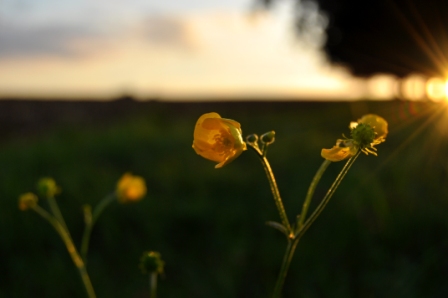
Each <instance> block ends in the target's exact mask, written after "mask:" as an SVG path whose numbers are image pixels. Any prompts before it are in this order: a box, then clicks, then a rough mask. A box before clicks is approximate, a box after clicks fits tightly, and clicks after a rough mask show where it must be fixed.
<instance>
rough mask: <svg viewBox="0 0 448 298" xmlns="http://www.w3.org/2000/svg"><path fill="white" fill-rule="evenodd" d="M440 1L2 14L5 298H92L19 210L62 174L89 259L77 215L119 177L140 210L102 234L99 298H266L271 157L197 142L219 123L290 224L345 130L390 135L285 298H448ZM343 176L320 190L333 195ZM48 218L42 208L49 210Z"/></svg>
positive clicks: (271, 252)
mask: <svg viewBox="0 0 448 298" xmlns="http://www.w3.org/2000/svg"><path fill="white" fill-rule="evenodd" d="M447 20H448V7H447V6H446V5H444V3H443V1H436V0H431V1H428V0H427V1H419V0H384V1H363V2H359V1H354V0H333V1H326V0H315V1H303V0H302V1H299V0H297V1H294V0H276V1H274V0H272V1H268V0H263V1H262V0H260V1H257V0H231V1H214V0H208V1H202V0H195V1H193V0H189V1H180V0H179V1H169V2H163V1H152V0H146V1H140V0H132V1H127V2H126V3H125V4H124V3H123V2H122V1H116V0H113V1H110V0H109V1H103V0H96V1H72V0H65V1H55V0H45V1H30V0H21V1H19V0H15V1H14V0H0V98H1V99H0V166H1V169H2V170H1V171H0V177H1V179H0V196H1V198H2V199H1V200H0V204H1V206H0V212H1V214H0V258H1V259H0V272H1V276H2V278H1V279H0V297H85V294H84V289H83V288H82V283H81V281H80V278H79V276H78V273H77V271H76V269H75V268H74V267H73V265H72V261H71V259H70V257H69V255H68V253H67V252H66V250H65V247H64V245H63V243H62V241H61V240H60V239H59V237H58V236H57V234H56V233H55V232H54V231H53V229H52V227H51V226H50V225H48V224H47V223H46V222H44V221H43V220H42V219H41V218H40V217H39V216H38V215H36V214H35V213H33V212H26V213H24V212H21V211H19V210H18V208H17V198H18V196H19V195H20V194H21V193H24V192H27V191H35V184H36V182H37V180H38V179H39V178H40V177H43V176H51V177H53V178H54V179H55V180H56V181H57V182H58V184H59V185H60V187H61V188H62V193H61V194H60V196H59V197H58V202H59V204H60V207H61V209H62V213H63V214H64V216H65V218H66V221H67V225H68V226H69V228H70V229H71V233H72V236H73V238H74V240H75V242H76V244H77V245H79V244H80V240H81V239H80V238H81V235H82V232H83V227H84V223H83V217H82V205H84V204H92V205H96V204H97V203H98V202H99V201H100V200H101V199H102V198H103V197H104V196H106V195H107V194H109V193H110V192H112V191H113V190H114V189H115V185H116V182H117V181H118V179H119V178H120V177H121V175H122V174H123V173H124V172H127V171H130V172H132V173H134V174H136V175H140V176H142V177H144V178H145V179H146V181H147V185H148V195H147V197H146V198H145V199H144V200H143V201H141V202H139V203H136V204H131V205H119V204H114V205H112V206H110V207H109V208H108V209H107V210H106V211H105V213H104V214H103V215H102V217H100V219H99V221H98V223H97V225H96V226H95V228H94V230H93V235H92V240H91V249H90V252H89V264H88V270H89V273H90V275H91V279H92V282H93V285H94V286H95V288H96V291H97V295H98V297H149V295H148V291H147V283H148V282H147V277H146V276H144V275H142V274H141V273H140V270H139V268H138V262H139V258H140V256H141V254H142V253H143V251H145V250H157V251H159V252H160V253H161V254H162V258H163V259H164V260H165V262H166V268H165V269H166V270H165V275H164V277H163V278H162V279H161V281H160V284H159V297H269V296H270V295H271V292H272V290H273V287H274V284H275V280H276V277H277V273H278V270H279V268H280V264H281V260H282V257H283V252H284V249H285V246H286V243H285V242H286V241H285V240H284V239H283V236H282V235H281V234H280V233H279V232H278V231H276V230H274V229H272V228H269V227H267V226H266V225H265V222H266V221H268V220H275V221H278V214H277V212H276V209H275V204H274V202H273V200H272V196H271V193H270V190H269V186H268V183H267V181H266V177H265V176H264V173H263V169H262V167H261V164H260V162H259V161H258V160H257V157H256V156H255V154H253V152H250V151H248V152H245V153H243V154H242V155H241V156H240V157H239V158H238V159H237V160H235V161H233V162H232V163H231V164H229V165H227V166H225V167H224V168H222V169H220V170H216V169H214V163H213V162H210V161H207V160H205V159H203V158H201V157H199V156H198V155H196V153H195V152H194V150H193V149H192V148H191V144H192V141H193V139H192V138H193V129H194V125H195V123H196V120H197V119H198V117H199V116H200V115H202V114H203V113H206V112H211V111H215V112H218V113H219V114H221V116H223V117H225V118H231V119H235V120H237V121H239V122H240V123H241V125H242V129H243V134H244V135H247V134H251V133H258V134H262V133H264V132H266V131H269V130H275V131H276V134H277V139H276V142H275V144H274V145H272V146H271V148H270V150H269V159H270V161H271V165H272V167H273V170H274V172H275V173H276V177H277V181H278V184H279V187H280V191H281V193H282V196H283V199H284V203H285V207H286V209H287V212H288V214H289V216H290V218H291V219H292V218H294V216H295V215H296V214H297V213H298V212H300V208H301V205H302V202H303V201H302V200H303V199H304V197H305V195H306V190H307V187H308V185H309V183H310V181H311V179H312V177H313V175H314V174H315V172H316V171H317V169H318V167H319V166H320V164H321V163H322V161H323V160H322V158H321V157H320V150H321V149H322V148H331V147H332V146H333V145H334V143H335V141H336V139H338V138H340V137H341V135H342V133H344V134H346V135H348V133H349V130H348V125H349V123H350V121H355V120H357V119H358V118H360V117H361V116H362V115H364V114H367V113H376V114H379V115H381V116H382V117H384V118H385V119H386V120H387V121H388V122H389V129H390V134H389V136H388V138H387V141H386V142H385V143H383V144H381V145H379V146H378V157H374V156H365V155H362V156H361V157H360V158H359V159H358V160H357V162H356V163H355V165H354V166H353V168H352V169H351V170H350V172H349V173H348V175H347V176H346V178H345V179H344V181H343V182H342V184H341V186H340V188H339V189H338V190H337V191H336V193H335V196H334V197H333V199H332V201H331V202H330V203H329V205H328V206H327V208H326V209H325V210H324V212H323V213H322V214H321V216H320V217H319V218H318V220H317V221H316V222H315V224H314V225H313V226H312V227H311V228H310V230H309V231H308V232H307V234H306V235H305V236H304V238H303V239H302V242H301V243H300V245H299V247H298V250H297V252H296V255H295V257H294V260H293V263H292V266H291V269H290V272H289V275H288V277H287V280H286V283H285V289H284V297H310V298H312V297H446V296H447V295H448V285H447V284H446V278H445V277H446V276H447V274H448V257H447V252H448V237H447V236H448V235H447V234H448V219H447V217H446V215H445V210H448V201H447V199H446V198H447V195H448V193H447V192H448V188H447V186H446V185H447V182H448V176H447V174H448V172H447V170H448V168H447V167H448V157H447V155H446V154H445V153H446V152H447V149H448V142H447V141H448V134H447V129H446V128H447V125H448V115H447V105H446V101H447V87H446V86H447V84H446V80H447V79H446V77H447V73H446V72H447V71H446V70H447V65H448V64H447V57H446V54H445V53H446V46H447V44H448V39H447V38H448V32H447V31H446V29H445V28H447V26H446V25H447V24H446V23H447V22H448V21H447ZM342 166H343V163H334V164H332V165H331V166H330V168H329V169H328V170H327V172H326V173H325V175H324V177H323V179H322V181H321V183H320V185H319V186H318V188H317V191H316V195H315V199H314V201H313V206H315V205H316V204H317V203H318V202H319V199H320V198H322V197H323V195H324V194H325V192H326V190H327V189H328V187H329V186H330V185H331V183H332V181H333V180H334V179H335V177H336V175H337V174H338V172H339V171H340V170H341V168H342ZM41 204H42V205H43V206H45V201H42V202H41Z"/></svg>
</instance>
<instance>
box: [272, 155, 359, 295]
mask: <svg viewBox="0 0 448 298" xmlns="http://www.w3.org/2000/svg"><path fill="white" fill-rule="evenodd" d="M360 153H361V151H358V152H357V153H356V154H355V155H354V156H353V157H351V158H350V159H349V160H348V161H347V163H346V164H345V165H344V167H343V168H342V170H341V172H340V173H339V175H338V176H337V177H336V179H335V181H334V182H333V184H332V185H331V187H330V189H329V190H328V192H327V194H326V195H325V197H324V198H323V199H322V201H321V202H320V204H319V205H318V206H317V208H316V210H314V212H313V213H312V214H311V216H310V217H309V218H308V220H307V221H305V223H304V224H303V220H304V219H303V220H302V216H303V218H304V217H305V216H306V212H307V209H308V207H309V206H308V205H307V206H306V207H305V204H309V200H311V197H312V196H313V193H314V190H315V188H316V186H317V184H318V182H319V180H320V179H321V177H322V175H323V173H324V172H325V170H326V169H327V167H328V165H329V164H330V163H331V162H329V161H327V160H326V161H324V162H323V163H322V165H321V166H320V168H319V170H318V171H317V173H316V175H315V176H314V179H313V181H312V182H311V185H310V188H309V189H308V193H307V197H306V199H305V203H304V207H303V208H302V214H301V217H300V221H299V227H300V228H298V231H297V232H296V233H295V235H294V236H293V237H292V239H290V240H289V241H288V246H287V247H286V251H285V255H284V257H283V262H282V267H281V269H280V273H279V275H278V278H277V282H276V284H275V288H274V294H273V296H272V297H273V298H278V297H280V295H281V291H282V288H283V284H284V282H285V279H286V275H287V273H288V269H289V266H290V264H291V261H292V258H293V256H294V252H295V250H296V247H297V244H298V243H299V240H300V238H302V236H303V234H304V233H305V232H306V231H307V230H308V228H309V227H310V226H311V224H312V223H313V222H314V221H315V220H316V218H317V217H318V216H319V214H320V213H321V212H322V210H323V209H324V208H325V206H326V205H327V204H328V202H329V201H330V199H331V197H332V196H333V194H334V192H335V191H336V189H337V188H338V186H339V184H340V183H341V181H342V179H344V177H345V175H346V174H347V172H348V170H349V169H350V167H351V166H352V165H353V163H354V162H355V160H356V158H357V157H358V156H359V154H360ZM307 201H308V202H307ZM304 208H306V209H305V211H304ZM301 223H302V224H301Z"/></svg>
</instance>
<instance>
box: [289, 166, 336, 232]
mask: <svg viewBox="0 0 448 298" xmlns="http://www.w3.org/2000/svg"><path fill="white" fill-rule="evenodd" d="M330 164H331V161H329V160H324V162H323V163H322V165H321V166H320V168H319V170H317V172H316V174H315V175H314V178H313V180H312V181H311V184H310V187H309V188H308V192H307V194H306V198H305V202H303V206H302V212H301V213H300V218H299V224H298V226H297V229H298V230H300V229H301V228H302V226H303V223H304V222H305V218H306V214H307V212H308V208H309V207H310V203H311V199H312V198H313V195H314V191H315V190H316V186H317V184H318V183H319V181H320V179H321V178H322V175H323V174H324V172H325V170H326V169H327V168H328V166H329V165H330Z"/></svg>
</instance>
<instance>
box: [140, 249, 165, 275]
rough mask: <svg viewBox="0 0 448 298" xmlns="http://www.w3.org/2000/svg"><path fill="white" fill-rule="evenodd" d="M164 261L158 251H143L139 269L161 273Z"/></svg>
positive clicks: (145, 271)
mask: <svg viewBox="0 0 448 298" xmlns="http://www.w3.org/2000/svg"><path fill="white" fill-rule="evenodd" d="M164 267H165V262H164V261H163V260H162V258H161V255H160V253H158V252H156V251H145V252H144V253H143V255H142V257H141V258H140V269H141V270H142V273H157V274H162V273H163V268H164Z"/></svg>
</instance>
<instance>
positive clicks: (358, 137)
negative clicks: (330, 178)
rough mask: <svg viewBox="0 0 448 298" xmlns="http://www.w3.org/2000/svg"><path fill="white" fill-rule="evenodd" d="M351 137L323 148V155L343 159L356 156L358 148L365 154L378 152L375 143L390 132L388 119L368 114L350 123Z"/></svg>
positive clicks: (381, 140) (338, 159)
mask: <svg viewBox="0 0 448 298" xmlns="http://www.w3.org/2000/svg"><path fill="white" fill-rule="evenodd" d="M350 129H351V132H350V136H351V139H348V138H345V139H344V140H337V141H336V145H335V146H333V148H331V149H322V151H321V155H322V157H323V158H325V159H327V160H329V161H333V162H335V161H341V160H344V159H347V158H350V157H352V156H354V155H355V154H356V153H357V152H358V150H361V151H362V152H364V153H365V154H369V153H371V154H373V155H377V154H376V152H375V151H376V148H375V145H378V144H380V143H382V142H384V141H385V140H386V136H387V133H388V129H387V121H386V120H384V118H382V117H380V116H378V115H375V114H368V115H365V116H363V117H361V119H359V120H358V122H351V123H350Z"/></svg>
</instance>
